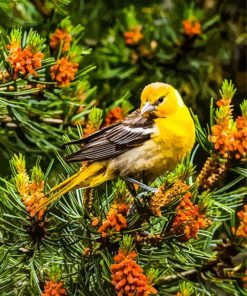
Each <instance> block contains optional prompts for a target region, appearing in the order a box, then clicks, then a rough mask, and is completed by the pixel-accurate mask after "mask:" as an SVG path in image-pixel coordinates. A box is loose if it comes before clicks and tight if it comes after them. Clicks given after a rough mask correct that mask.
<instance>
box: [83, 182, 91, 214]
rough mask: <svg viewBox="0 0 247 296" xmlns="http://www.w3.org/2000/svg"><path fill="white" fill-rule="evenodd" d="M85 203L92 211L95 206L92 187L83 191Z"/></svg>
mask: <svg viewBox="0 0 247 296" xmlns="http://www.w3.org/2000/svg"><path fill="white" fill-rule="evenodd" d="M83 203H84V206H85V208H86V209H87V210H88V211H89V212H91V211H92V207H93V193H92V188H86V189H85V190H84V192H83Z"/></svg>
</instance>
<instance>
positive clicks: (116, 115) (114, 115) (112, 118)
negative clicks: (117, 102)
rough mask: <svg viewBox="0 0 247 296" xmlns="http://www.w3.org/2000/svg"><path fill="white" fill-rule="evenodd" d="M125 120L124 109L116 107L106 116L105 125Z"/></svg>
mask: <svg viewBox="0 0 247 296" xmlns="http://www.w3.org/2000/svg"><path fill="white" fill-rule="evenodd" d="M123 119H124V115H123V109H122V108H121V107H115V108H113V109H112V110H110V111H109V112H108V113H107V114H106V117H105V122H104V125H105V126H107V125H110V124H113V123H115V122H118V121H120V120H123Z"/></svg>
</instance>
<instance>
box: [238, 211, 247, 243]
mask: <svg viewBox="0 0 247 296" xmlns="http://www.w3.org/2000/svg"><path fill="white" fill-rule="evenodd" d="M237 215H238V218H239V220H240V225H239V226H238V229H237V231H236V235H237V236H239V237H245V238H246V237H247V205H244V209H243V210H241V211H239V212H238V214H237Z"/></svg>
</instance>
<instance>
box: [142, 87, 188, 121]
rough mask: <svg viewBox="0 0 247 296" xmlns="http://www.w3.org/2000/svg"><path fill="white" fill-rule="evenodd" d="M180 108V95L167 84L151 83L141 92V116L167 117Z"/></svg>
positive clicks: (181, 104) (182, 105) (181, 103)
mask: <svg viewBox="0 0 247 296" xmlns="http://www.w3.org/2000/svg"><path fill="white" fill-rule="evenodd" d="M182 107H184V103H183V100H182V98H181V96H180V94H179V93H178V91H177V90H176V89H175V88H174V87H172V86H171V85H169V84H165V83H161V82H155V83H151V84H149V85H147V86H146V87H145V88H144V89H143V91H142V94H141V107H140V108H141V113H142V114H143V116H149V115H151V116H154V117H167V116H169V115H171V114H173V113H174V112H176V111H177V110H178V109H179V108H182Z"/></svg>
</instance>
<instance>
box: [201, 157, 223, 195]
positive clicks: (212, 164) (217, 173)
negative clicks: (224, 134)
mask: <svg viewBox="0 0 247 296" xmlns="http://www.w3.org/2000/svg"><path fill="white" fill-rule="evenodd" d="M227 167H228V162H227V161H225V162H221V161H220V159H219V158H218V157H217V156H216V155H213V156H209V157H208V158H207V160H206V161H205V163H204V165H203V168H202V169H201V171H200V174H199V175H198V177H197V183H198V184H199V187H201V188H203V189H204V190H207V189H209V188H211V187H212V186H213V185H214V184H215V183H216V182H217V181H218V180H220V179H221V178H222V177H223V176H224V173H225V171H226V170H227Z"/></svg>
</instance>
